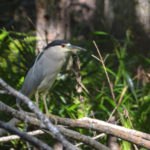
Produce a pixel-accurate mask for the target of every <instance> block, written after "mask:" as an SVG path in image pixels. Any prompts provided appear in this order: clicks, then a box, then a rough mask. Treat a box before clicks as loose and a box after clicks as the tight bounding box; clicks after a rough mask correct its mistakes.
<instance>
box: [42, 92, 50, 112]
mask: <svg viewBox="0 0 150 150" xmlns="http://www.w3.org/2000/svg"><path fill="white" fill-rule="evenodd" d="M46 95H47V92H46V93H44V94H43V96H42V98H43V101H44V107H45V111H46V115H49V112H48V107H47V102H46Z"/></svg>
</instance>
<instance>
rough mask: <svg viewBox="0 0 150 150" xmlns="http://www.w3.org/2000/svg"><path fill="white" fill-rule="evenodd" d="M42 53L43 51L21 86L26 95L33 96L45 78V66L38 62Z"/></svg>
mask: <svg viewBox="0 0 150 150" xmlns="http://www.w3.org/2000/svg"><path fill="white" fill-rule="evenodd" d="M42 54H43V52H41V53H40V54H39V55H38V56H37V57H36V59H35V62H34V64H33V66H32V67H31V68H30V69H29V71H28V73H27V75H26V77H25V80H24V83H23V86H22V88H21V92H22V93H23V94H24V95H27V96H31V95H32V94H33V93H34V91H35V90H36V88H37V87H38V85H39V84H40V83H41V81H42V80H43V67H42V66H41V64H40V63H38V62H39V59H40V57H41V56H42Z"/></svg>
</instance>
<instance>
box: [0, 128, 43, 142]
mask: <svg viewBox="0 0 150 150" xmlns="http://www.w3.org/2000/svg"><path fill="white" fill-rule="evenodd" d="M43 133H44V132H43V131H42V130H35V131H30V132H27V134H29V135H33V136H35V135H39V134H43ZM17 139H20V136H18V135H10V136H4V137H0V142H7V141H11V140H17Z"/></svg>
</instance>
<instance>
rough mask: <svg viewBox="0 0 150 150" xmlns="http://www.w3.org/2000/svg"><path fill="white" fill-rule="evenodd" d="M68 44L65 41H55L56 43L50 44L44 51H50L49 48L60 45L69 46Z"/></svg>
mask: <svg viewBox="0 0 150 150" xmlns="http://www.w3.org/2000/svg"><path fill="white" fill-rule="evenodd" d="M67 43H68V42H67V41H65V40H55V41H52V42H51V43H49V44H48V45H47V46H46V47H45V48H44V50H46V49H48V48H49V47H52V46H58V45H61V44H67Z"/></svg>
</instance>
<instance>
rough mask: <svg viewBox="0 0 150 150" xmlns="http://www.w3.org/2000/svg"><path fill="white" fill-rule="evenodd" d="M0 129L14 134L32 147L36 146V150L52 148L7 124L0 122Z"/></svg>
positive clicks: (50, 149) (49, 149)
mask: <svg viewBox="0 0 150 150" xmlns="http://www.w3.org/2000/svg"><path fill="white" fill-rule="evenodd" d="M0 127H1V128H3V129H5V130H7V131H9V132H10V133H14V134H17V135H19V136H20V137H21V138H23V139H25V140H26V141H28V142H30V143H32V144H33V145H34V146H36V147H38V148H41V149H44V150H52V148H50V147H49V146H48V145H47V144H45V143H43V142H42V141H40V140H38V139H37V138H35V137H33V136H30V135H28V134H27V133H25V132H22V131H20V130H18V129H17V128H14V127H11V126H10V125H8V124H7V123H4V122H2V121H0Z"/></svg>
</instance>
